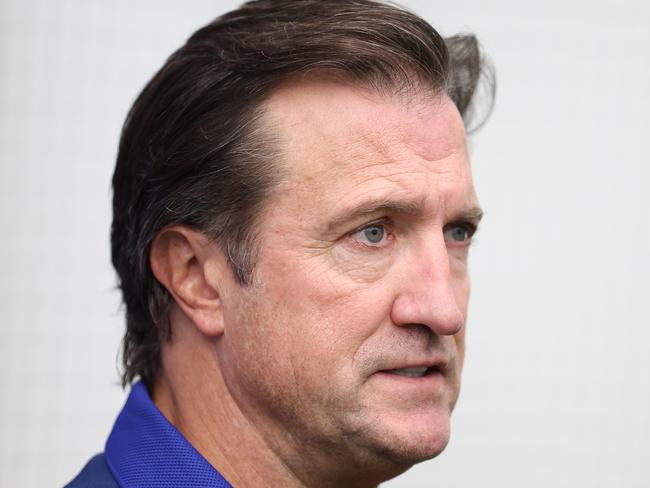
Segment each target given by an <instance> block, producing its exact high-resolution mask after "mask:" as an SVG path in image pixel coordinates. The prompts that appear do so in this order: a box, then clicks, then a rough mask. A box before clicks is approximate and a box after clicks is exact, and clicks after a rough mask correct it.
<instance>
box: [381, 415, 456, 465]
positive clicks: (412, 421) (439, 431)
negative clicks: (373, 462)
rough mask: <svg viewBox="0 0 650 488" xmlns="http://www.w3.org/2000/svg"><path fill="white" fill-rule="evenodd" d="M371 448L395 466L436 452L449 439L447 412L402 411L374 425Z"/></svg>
mask: <svg viewBox="0 0 650 488" xmlns="http://www.w3.org/2000/svg"><path fill="white" fill-rule="evenodd" d="M375 434H377V437H375V439H374V442H372V444H374V448H375V449H374V450H375V453H376V454H378V455H379V457H380V458H383V460H384V462H386V461H389V462H390V463H391V464H393V465H395V466H399V467H401V468H403V469H402V470H406V469H408V468H410V467H411V466H413V465H414V464H417V463H420V462H422V461H426V460H429V459H432V458H434V457H436V456H437V455H439V454H440V453H441V452H442V451H443V450H444V449H445V447H447V444H448V443H449V435H450V416H449V414H448V413H442V412H439V413H432V412H429V413H428V414H417V413H416V414H412V415H409V414H403V416H401V417H398V418H395V419H391V420H390V421H384V422H378V423H377V425H376V426H375Z"/></svg>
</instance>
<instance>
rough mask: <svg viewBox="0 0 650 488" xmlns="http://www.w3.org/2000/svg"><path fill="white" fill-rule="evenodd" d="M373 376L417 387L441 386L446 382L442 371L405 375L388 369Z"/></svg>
mask: <svg viewBox="0 0 650 488" xmlns="http://www.w3.org/2000/svg"><path fill="white" fill-rule="evenodd" d="M373 376H375V377H377V378H378V379H381V380H385V381H392V382H394V383H396V384H402V385H404V386H415V387H424V388H426V387H427V386H439V385H440V384H441V383H442V382H444V379H445V378H444V375H443V374H442V373H441V372H440V371H431V372H430V373H428V374H426V375H424V376H418V377H415V376H403V375H399V374H394V373H388V372H387V371H379V372H377V373H375V374H374V375H373Z"/></svg>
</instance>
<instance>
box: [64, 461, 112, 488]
mask: <svg viewBox="0 0 650 488" xmlns="http://www.w3.org/2000/svg"><path fill="white" fill-rule="evenodd" d="M65 488H119V485H118V484H117V482H116V481H115V478H114V477H113V475H112V474H111V471H110V470H109V469H108V465H107V464H106V459H105V458H104V454H103V453H102V454H97V455H96V456H94V457H93V458H92V459H91V460H90V461H88V463H87V464H86V465H85V466H84V468H83V469H82V470H81V472H80V473H79V474H78V475H77V476H76V478H75V479H73V480H72V481H71V482H70V483H68V484H67V485H65Z"/></svg>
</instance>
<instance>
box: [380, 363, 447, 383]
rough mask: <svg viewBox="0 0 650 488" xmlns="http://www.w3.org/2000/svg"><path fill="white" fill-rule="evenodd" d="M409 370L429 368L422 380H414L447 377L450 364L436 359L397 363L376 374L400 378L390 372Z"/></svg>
mask: <svg viewBox="0 0 650 488" xmlns="http://www.w3.org/2000/svg"><path fill="white" fill-rule="evenodd" d="M408 368H427V372H426V374H425V375H424V376H422V377H421V378H413V379H422V378H426V377H427V376H429V375H431V374H441V375H443V376H446V375H447V373H448V371H449V362H448V361H446V360H445V359H442V358H436V359H433V360H423V361H409V362H395V363H390V364H388V366H387V367H384V368H382V369H380V370H377V371H376V372H375V374H377V373H384V374H387V375H392V376H399V375H395V374H394V373H390V372H389V371H391V370H395V369H408ZM400 377H404V378H408V377H406V376H400Z"/></svg>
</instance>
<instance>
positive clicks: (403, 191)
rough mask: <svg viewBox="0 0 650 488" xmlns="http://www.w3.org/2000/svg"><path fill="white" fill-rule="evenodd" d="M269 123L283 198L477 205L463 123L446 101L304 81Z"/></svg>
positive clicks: (275, 107)
mask: <svg viewBox="0 0 650 488" xmlns="http://www.w3.org/2000/svg"><path fill="white" fill-rule="evenodd" d="M265 118H266V121H267V123H269V124H270V126H271V127H272V130H273V131H274V132H275V133H276V134H277V135H278V138H279V141H280V153H281V154H282V158H283V160H284V161H283V162H284V163H285V164H284V170H285V175H284V178H283V180H282V183H281V185H280V189H281V192H280V193H281V194H283V195H284V196H285V198H286V197H287V195H293V196H296V197H298V198H309V199H310V200H316V199H317V200H320V202H321V203H323V202H324V201H325V200H327V199H328V197H329V199H330V200H333V201H332V204H334V201H336V204H337V205H340V204H342V201H346V202H351V201H354V200H358V199H364V198H372V197H376V198H377V199H382V198H384V199H389V198H398V199H408V200H414V201H415V200H420V201H425V200H426V201H429V203H432V204H434V205H435V201H434V200H437V201H438V203H439V202H440V200H441V199H442V200H445V203H449V202H447V201H449V200H454V201H455V202H456V204H455V206H467V205H472V204H473V203H474V200H475V196H474V192H473V186H472V182H471V173H470V168H469V161H468V156H467V150H466V140H465V130H464V126H463V122H462V119H461V117H460V114H459V113H458V111H457V110H456V108H455V106H454V105H453V103H452V102H451V100H450V99H449V98H448V97H446V96H444V95H442V96H440V95H434V94H431V93H420V94H409V95H408V96H407V95H404V94H402V95H395V94H391V95H387V94H379V93H377V92H374V91H370V90H368V89H364V88H362V87H358V86H353V85H350V84H343V83H337V82H332V81H301V82H295V83H292V84H289V85H286V86H284V87H282V88H281V89H279V90H278V91H277V92H276V93H274V95H273V96H271V97H270V99H269V100H268V101H267V102H266V106H265ZM305 202H306V201H305ZM305 202H303V203H304V204H306V203H305Z"/></svg>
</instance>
